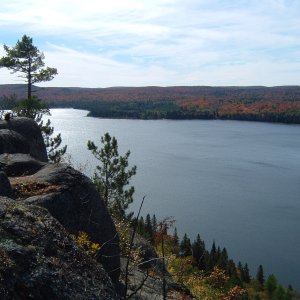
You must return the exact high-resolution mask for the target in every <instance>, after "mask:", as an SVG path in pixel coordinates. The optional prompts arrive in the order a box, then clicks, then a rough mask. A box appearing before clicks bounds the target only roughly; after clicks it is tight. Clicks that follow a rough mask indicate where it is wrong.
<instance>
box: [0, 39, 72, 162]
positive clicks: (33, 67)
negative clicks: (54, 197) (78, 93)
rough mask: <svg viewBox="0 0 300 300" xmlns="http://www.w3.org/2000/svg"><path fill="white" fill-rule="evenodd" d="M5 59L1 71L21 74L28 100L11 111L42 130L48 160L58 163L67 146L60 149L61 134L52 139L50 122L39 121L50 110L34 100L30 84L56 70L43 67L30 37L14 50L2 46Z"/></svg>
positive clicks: (53, 74)
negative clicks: (33, 122)
mask: <svg viewBox="0 0 300 300" xmlns="http://www.w3.org/2000/svg"><path fill="white" fill-rule="evenodd" d="M3 47H4V51H5V52H6V56H4V57H2V58H0V68H8V69H9V70H12V73H16V72H18V73H22V74H23V75H19V77H22V78H24V80H25V81H26V82H27V99H24V100H22V101H19V102H18V103H16V102H15V103H16V106H14V107H12V108H11V109H12V111H13V113H14V114H15V115H17V116H22V117H27V118H31V119H34V120H35V121H36V122H37V123H38V125H39V127H40V128H41V131H42V134H43V138H44V142H45V145H46V148H47V153H48V158H49V159H50V160H51V161H53V162H59V161H60V160H61V158H62V156H63V155H64V154H65V152H66V150H67V146H64V147H62V148H61V149H59V147H60V145H61V142H62V140H61V135H60V134H58V135H57V136H55V137H53V136H52V135H53V131H54V128H53V127H51V125H50V124H51V123H50V120H49V119H48V121H47V122H46V123H44V122H43V121H42V117H43V115H50V111H49V109H48V107H47V105H46V104H45V103H43V102H42V101H41V100H40V99H38V98H37V97H33V96H32V85H33V84H34V83H38V82H43V81H50V80H52V79H53V78H54V76H55V75H56V74H57V69H55V68H49V67H47V68H44V66H45V63H44V58H45V57H44V54H43V53H42V52H40V50H39V49H38V48H37V47H36V46H34V45H33V43H32V38H30V37H28V36H27V35H24V36H23V37H22V40H21V41H18V42H17V44H16V45H15V47H12V48H10V47H8V46H6V45H4V46H3Z"/></svg>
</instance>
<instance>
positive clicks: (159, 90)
mask: <svg viewBox="0 0 300 300" xmlns="http://www.w3.org/2000/svg"><path fill="white" fill-rule="evenodd" d="M33 91H34V94H35V95H37V96H38V97H39V98H40V99H42V100H44V101H46V102H47V103H48V104H49V106H50V107H73V108H80V109H87V110H89V111H90V115H91V116H96V117H104V118H141V119H159V118H167V119H216V118H219V119H238V120H255V121H267V122H285V123H300V86H275V87H265V86H245V87H244V86H243V87H240V86H228V87H211V86H170V87H158V86H148V87H110V88H78V87H46V88H40V87H33ZM13 94H15V95H16V97H17V98H19V99H20V98H25V97H26V85H19V84H8V85H0V97H1V96H3V95H6V96H9V95H13Z"/></svg>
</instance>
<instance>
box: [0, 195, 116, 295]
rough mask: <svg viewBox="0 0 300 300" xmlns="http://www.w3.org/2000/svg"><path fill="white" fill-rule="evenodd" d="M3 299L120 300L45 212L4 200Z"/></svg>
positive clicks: (0, 222) (0, 234)
mask: <svg viewBox="0 0 300 300" xmlns="http://www.w3.org/2000/svg"><path fill="white" fill-rule="evenodd" d="M0 299H3V300H5V299H15V300H19V299H20V300H21V299H53V300H56V299H57V300H60V299H70V300H71V299H72V300H73V299H107V300H110V299H112V300H113V299H119V297H118V296H117V295H116V292H115V290H114V287H113V285H112V283H111V280H110V278H109V276H108V275H107V273H106V272H105V271H104V269H103V268H102V267H101V266H100V265H99V264H97V263H96V262H95V260H94V259H93V258H92V257H90V256H89V255H87V254H86V253H85V252H84V251H82V250H81V249H79V248H78V247H77V245H76V243H75V241H74V240H73V239H72V238H71V237H70V236H69V235H68V233H67V232H66V230H65V229H64V228H63V226H61V224H60V223H59V222H58V221H56V220H55V219H54V218H53V217H52V216H51V215H50V214H49V213H48V211H47V210H46V209H43V208H40V207H37V206H26V205H24V204H22V203H20V202H19V201H14V200H12V199H8V198H3V197H0Z"/></svg>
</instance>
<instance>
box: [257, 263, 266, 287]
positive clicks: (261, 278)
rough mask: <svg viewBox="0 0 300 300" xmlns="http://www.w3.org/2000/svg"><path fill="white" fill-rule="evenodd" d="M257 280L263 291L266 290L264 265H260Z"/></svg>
mask: <svg viewBox="0 0 300 300" xmlns="http://www.w3.org/2000/svg"><path fill="white" fill-rule="evenodd" d="M256 280H257V281H258V283H259V285H260V288H261V290H263V289H264V283H265V278H264V269H263V266H262V265H259V267H258V270H257V274H256Z"/></svg>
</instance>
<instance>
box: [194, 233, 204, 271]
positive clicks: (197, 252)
mask: <svg viewBox="0 0 300 300" xmlns="http://www.w3.org/2000/svg"><path fill="white" fill-rule="evenodd" d="M192 250H193V257H194V259H195V261H196V264H197V267H198V268H199V269H201V270H204V269H205V261H204V259H205V257H204V254H205V243H204V241H203V240H202V239H201V238H200V234H197V237H196V240H195V241H194V242H193V244H192Z"/></svg>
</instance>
